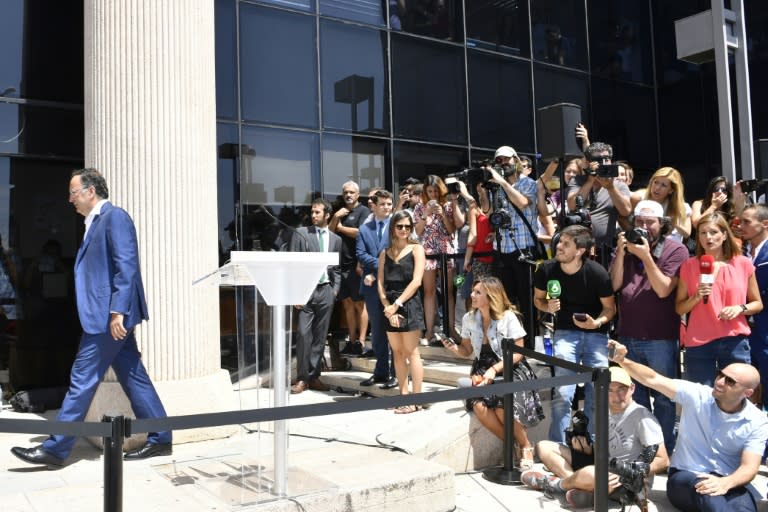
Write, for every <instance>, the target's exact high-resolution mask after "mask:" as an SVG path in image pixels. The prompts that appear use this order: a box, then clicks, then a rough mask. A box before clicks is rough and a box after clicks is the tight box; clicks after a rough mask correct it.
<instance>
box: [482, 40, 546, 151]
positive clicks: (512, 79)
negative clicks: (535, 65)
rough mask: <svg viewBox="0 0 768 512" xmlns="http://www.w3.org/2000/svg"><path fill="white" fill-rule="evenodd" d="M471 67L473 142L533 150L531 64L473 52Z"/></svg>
mask: <svg viewBox="0 0 768 512" xmlns="http://www.w3.org/2000/svg"><path fill="white" fill-rule="evenodd" d="M468 69H469V125H470V130H471V135H472V137H471V140H472V145H473V146H486V147H498V146H503V145H509V146H513V147H514V148H515V149H516V150H518V151H532V150H533V149H534V147H533V111H532V109H531V102H532V101H533V100H532V98H531V66H530V64H529V63H528V62H523V61H518V60H515V59H509V58H504V57H500V56H497V55H488V54H486V53H482V52H477V51H473V52H470V53H469V61H468Z"/></svg>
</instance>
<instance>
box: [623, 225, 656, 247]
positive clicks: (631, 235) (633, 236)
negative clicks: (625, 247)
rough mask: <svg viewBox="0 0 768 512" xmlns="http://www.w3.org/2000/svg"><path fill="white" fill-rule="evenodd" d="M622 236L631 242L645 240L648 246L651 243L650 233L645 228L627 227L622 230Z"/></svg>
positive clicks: (640, 242) (638, 242) (637, 242)
mask: <svg viewBox="0 0 768 512" xmlns="http://www.w3.org/2000/svg"><path fill="white" fill-rule="evenodd" d="M624 238H626V240H627V242H629V243H631V244H642V243H643V242H642V240H645V242H646V243H647V244H648V246H649V247H650V245H651V234H650V233H648V230H647V229H645V228H632V229H628V230H626V231H625V232H624Z"/></svg>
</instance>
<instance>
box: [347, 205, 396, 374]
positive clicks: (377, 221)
mask: <svg viewBox="0 0 768 512" xmlns="http://www.w3.org/2000/svg"><path fill="white" fill-rule="evenodd" d="M371 200H372V201H373V219H372V220H370V221H368V222H366V223H365V224H363V225H362V226H360V230H359V231H358V233H357V238H356V239H355V247H356V252H357V260H358V261H359V262H360V265H361V266H362V267H363V280H362V281H361V282H360V294H361V295H362V296H363V300H365V307H366V309H367V310H368V322H369V323H370V325H371V344H372V345H373V352H374V353H375V354H376V368H374V370H373V375H372V376H371V377H370V378H368V379H366V380H364V381H363V382H361V383H360V385H361V386H372V385H373V384H375V383H377V382H378V383H380V384H381V386H380V387H381V388H383V389H391V388H394V387H395V386H397V379H395V378H394V377H393V376H392V366H391V365H390V363H389V341H388V340H387V331H386V327H385V323H384V322H385V319H384V308H383V306H382V305H381V300H379V291H378V287H377V286H378V283H376V276H377V275H378V272H379V254H380V253H381V251H383V250H384V249H385V248H386V247H387V246H388V245H389V218H390V215H391V213H392V194H391V193H390V192H389V191H387V190H377V191H376V192H375V193H374V194H373V196H372V197H371Z"/></svg>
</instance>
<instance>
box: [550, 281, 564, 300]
mask: <svg viewBox="0 0 768 512" xmlns="http://www.w3.org/2000/svg"><path fill="white" fill-rule="evenodd" d="M562 291H563V290H562V288H560V281H558V280H557V279H550V280H549V281H547V297H548V298H550V299H559V298H560V294H561V293H562Z"/></svg>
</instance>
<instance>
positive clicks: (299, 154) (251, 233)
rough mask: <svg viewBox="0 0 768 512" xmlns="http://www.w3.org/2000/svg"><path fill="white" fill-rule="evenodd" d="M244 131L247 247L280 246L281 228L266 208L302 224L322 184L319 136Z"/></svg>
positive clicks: (242, 192)
mask: <svg viewBox="0 0 768 512" xmlns="http://www.w3.org/2000/svg"><path fill="white" fill-rule="evenodd" d="M242 136H243V140H242V144H243V145H242V147H241V154H240V201H241V205H242V207H241V211H242V212H243V216H244V218H243V236H242V240H241V242H242V245H243V250H251V249H262V250H272V249H274V248H276V247H277V248H279V247H280V240H279V239H278V237H279V229H275V227H274V226H272V221H271V220H268V219H270V217H269V215H268V213H267V212H263V211H262V209H263V208H265V209H267V210H268V211H269V213H271V214H272V215H274V216H276V217H279V218H280V219H281V220H282V221H283V222H285V223H286V224H289V225H291V226H298V225H301V224H302V221H303V220H305V219H304V215H305V214H306V212H307V211H308V210H309V203H310V202H311V201H312V198H313V193H314V191H316V190H319V188H320V187H319V183H320V179H319V178H320V156H319V153H320V152H319V141H318V135H317V134H315V133H306V132H297V131H289V130H279V129H269V128H256V127H244V128H243V134H242ZM267 227H269V229H267Z"/></svg>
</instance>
